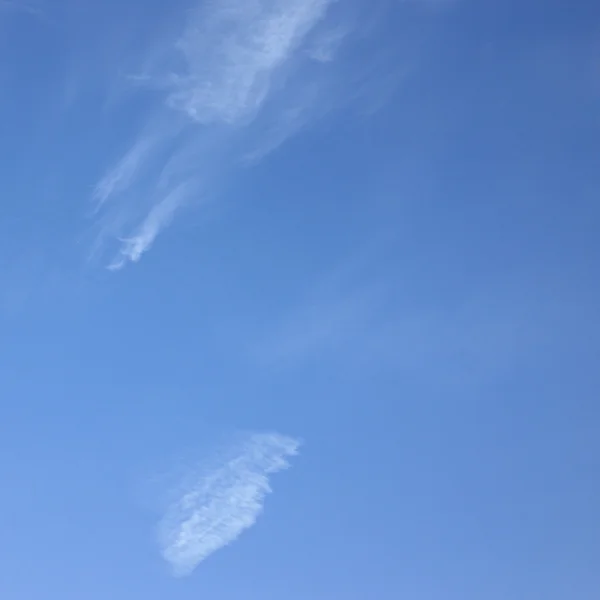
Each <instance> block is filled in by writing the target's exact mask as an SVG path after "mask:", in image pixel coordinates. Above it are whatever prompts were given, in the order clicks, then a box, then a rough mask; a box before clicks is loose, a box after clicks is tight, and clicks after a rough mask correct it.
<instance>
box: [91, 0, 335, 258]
mask: <svg viewBox="0 0 600 600" xmlns="http://www.w3.org/2000/svg"><path fill="white" fill-rule="evenodd" d="M332 1H333V0H244V1H243V2H242V1H241V0H217V1H216V2H211V3H202V4H200V5H199V6H198V7H197V8H194V9H193V10H192V11H190V13H189V14H188V17H187V20H186V23H185V25H184V27H183V31H182V32H181V34H180V35H179V36H178V37H177V38H176V39H174V40H172V41H171V43H170V44H166V45H164V47H162V48H160V49H152V50H151V51H149V52H148V55H149V56H150V58H149V59H148V60H147V61H146V64H145V66H144V68H143V69H142V71H141V72H140V73H138V74H137V75H136V76H134V77H131V78H130V80H129V83H130V84H131V85H132V86H135V89H136V90H137V91H136V94H137V95H138V97H139V100H140V101H147V100H148V98H152V99H153V100H152V101H153V102H155V106H154V109H153V110H151V111H150V113H151V116H150V117H149V118H148V121H147V123H146V124H145V126H144V127H142V131H141V132H140V134H139V137H138V139H136V140H135V141H134V142H133V143H132V145H131V146H130V147H129V148H128V149H126V150H125V152H124V153H123V155H122V157H121V158H120V159H119V160H117V161H116V162H115V164H114V166H113V167H112V168H110V169H109V170H108V171H107V172H106V173H105V174H104V176H102V177H101V179H100V180H99V181H98V183H97V184H96V185H95V188H94V191H93V194H92V200H93V202H94V204H95V207H96V216H97V222H96V223H97V227H98V229H99V233H98V239H99V240H101V241H100V242H99V245H104V244H105V243H106V241H107V240H110V239H112V240H114V241H116V242H117V243H118V244H119V247H118V248H117V250H116V255H115V254H113V258H112V259H111V260H110V263H109V268H111V269H115V270H116V269H120V268H121V267H123V266H125V264H127V263H128V262H135V261H137V260H139V258H140V257H141V256H142V254H143V253H144V252H145V251H147V250H148V248H149V247H150V246H151V244H152V243H153V241H154V240H155V238H156V236H157V235H158V233H159V232H160V231H161V230H162V229H163V228H164V227H165V226H166V225H167V224H168V223H169V222H170V220H171V218H172V216H173V214H174V213H175V212H176V210H177V209H178V208H179V207H180V206H182V205H183V204H185V203H186V202H194V201H196V199H197V198H198V197H199V196H200V192H201V190H203V189H206V188H207V187H210V186H211V185H216V184H218V175H216V174H217V173H222V171H223V169H225V170H228V169H231V168H234V167H235V166H236V165H241V164H242V163H243V162H244V158H243V156H238V155H237V154H236V153H237V152H239V151H240V150H239V149H240V146H244V145H246V147H247V149H246V151H245V152H244V151H242V155H243V154H244V153H245V154H246V162H248V159H250V161H251V162H252V161H253V160H257V159H258V158H261V157H263V156H264V155H266V154H267V153H268V152H269V151H271V150H273V149H274V148H276V147H277V146H279V145H280V144H281V143H283V141H284V140H285V138H286V137H288V136H290V135H293V134H295V133H296V132H297V131H298V130H299V128H300V127H301V126H302V125H303V124H305V123H306V121H307V115H308V114H309V111H308V110H307V108H308V107H307V106H306V103H307V102H308V103H311V102H313V101H315V98H314V94H313V95H312V96H311V97H310V98H309V97H308V96H306V94H304V95H303V99H302V102H303V103H304V105H303V106H302V107H300V106H298V105H294V106H290V102H289V101H284V102H283V103H282V105H281V106H280V107H277V106H275V104H276V102H274V101H275V100H276V99H277V98H278V97H282V98H284V97H285V89H286V87H287V88H289V86H290V82H291V80H293V78H294V73H296V72H297V71H298V65H299V62H301V61H302V60H304V61H306V60H307V59H308V58H309V57H308V55H307V54H306V53H303V52H301V49H302V48H303V44H305V43H306V42H307V40H308V39H309V37H310V35H311V32H313V31H314V30H316V29H317V28H318V25H319V24H321V23H322V21H323V19H324V18H325V16H326V13H327V10H328V8H329V6H330V4H332ZM259 117H260V118H259ZM255 122H260V129H261V130H264V131H266V132H267V133H266V134H265V139H264V140H261V136H260V135H257V136H254V137H253V136H252V135H251V133H252V131H253V130H252V127H253V124H254V123H255ZM148 132H151V133H148ZM249 137H253V141H252V142H248V141H247V140H248V138H249ZM248 144H249V147H248Z"/></svg>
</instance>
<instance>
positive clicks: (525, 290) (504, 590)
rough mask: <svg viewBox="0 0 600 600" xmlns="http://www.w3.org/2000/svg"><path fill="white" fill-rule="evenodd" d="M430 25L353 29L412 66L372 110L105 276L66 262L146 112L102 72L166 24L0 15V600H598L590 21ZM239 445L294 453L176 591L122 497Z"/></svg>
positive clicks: (319, 136) (305, 135) (310, 132)
mask: <svg viewBox="0 0 600 600" xmlns="http://www.w3.org/2000/svg"><path fill="white" fill-rule="evenodd" d="M438 4H439V5H437V6H436V5H435V3H432V2H430V3H425V2H423V3H418V2H406V3H402V2H396V3H393V2H389V3H387V5H386V6H385V11H382V16H381V17H379V18H378V19H375V20H374V22H375V24H376V31H375V32H374V33H373V32H372V33H371V35H372V36H374V38H372V39H371V42H370V43H371V44H374V43H375V44H385V46H386V47H387V48H389V51H390V54H389V57H390V58H389V61H388V62H385V63H384V64H383V67H381V66H380V68H382V69H383V72H382V73H381V75H380V76H381V78H382V80H384V79H385V76H386V75H388V76H389V75H393V70H394V69H395V68H398V69H400V66H399V64H400V58H402V60H405V61H406V64H403V66H402V68H403V69H404V68H405V66H407V67H408V68H407V74H406V76H405V77H403V78H402V81H401V82H400V83H399V84H398V85H395V86H394V88H393V92H390V94H388V95H386V96H385V101H384V102H382V103H381V106H379V108H378V110H362V112H361V110H353V109H351V108H341V109H340V110H338V111H337V112H333V113H332V114H329V115H327V116H326V117H324V118H323V119H321V120H319V121H318V122H316V123H314V124H313V125H312V126H310V127H308V126H307V127H306V128H305V130H304V131H302V132H301V133H299V134H298V135H297V136H295V137H294V138H292V139H291V140H289V141H288V142H287V143H286V144H284V145H282V146H281V147H280V148H279V149H278V150H277V151H276V152H274V153H272V154H271V155H269V156H268V157H266V158H265V159H264V160H262V161H261V162H260V163H259V164H258V165H256V166H254V167H251V168H248V169H238V170H236V171H235V173H236V175H235V178H234V179H233V180H231V181H228V182H227V185H226V186H225V185H223V188H224V189H223V190H222V191H221V193H220V195H219V197H218V198H215V200H214V202H212V203H210V204H209V205H207V206H206V207H204V208H198V207H197V208H195V209H190V210H189V211H188V212H185V213H182V215H180V216H179V219H176V220H175V222H174V224H173V225H172V227H170V228H169V229H168V230H166V231H165V232H164V233H163V234H162V235H161V236H160V237H159V239H158V241H157V242H156V244H155V246H154V247H153V248H152V250H151V251H150V252H149V253H148V254H147V255H145V256H144V257H143V259H142V260H141V262H140V263H139V264H136V265H133V266H130V267H127V268H125V269H124V270H123V271H120V272H118V273H111V272H108V271H106V270H104V269H103V268H102V266H101V265H100V266H98V265H96V264H90V263H88V262H86V256H87V252H88V247H87V246H86V244H87V241H86V240H87V238H86V232H87V231H88V229H89V226H90V225H89V219H88V216H89V213H90V210H89V205H88V204H87V202H88V199H89V196H90V193H91V189H92V188H93V185H94V184H95V182H96V181H97V179H98V178H99V177H100V176H101V175H102V173H103V171H104V170H105V169H106V168H107V167H108V166H109V165H110V164H111V163H112V162H113V161H114V160H115V157H116V156H117V155H118V153H119V152H120V151H121V149H122V144H124V143H125V142H124V140H130V138H131V135H133V132H134V131H135V128H136V122H135V119H136V114H138V112H137V111H138V110H141V108H140V107H139V106H135V105H126V106H125V108H115V106H114V104H113V103H111V102H112V101H111V98H112V99H114V96H115V94H116V96H118V92H115V90H114V89H113V87H111V86H112V81H113V73H115V72H117V71H118V70H119V68H120V67H122V66H123V65H124V63H127V61H128V60H129V58H128V57H129V56H131V57H132V58H131V64H134V63H135V61H136V60H137V58H138V56H137V54H136V53H137V52H138V51H139V50H138V46H137V44H141V42H140V40H146V41H147V40H148V39H152V38H153V36H155V35H158V33H157V32H159V31H161V24H162V22H163V19H164V17H165V15H167V14H170V13H172V12H173V11H177V10H181V9H182V6H181V5H179V4H173V5H171V4H169V6H167V4H166V3H164V4H163V3H158V2H154V3H153V4H152V5H151V4H149V3H146V2H142V1H141V0H129V1H128V2H124V3H116V2H113V3H100V2H97V3H91V2H75V1H74V0H73V1H63V2H58V3H57V4H56V5H54V3H48V5H42V4H39V5H36V7H38V6H39V9H40V10H39V12H38V11H37V10H33V11H27V10H17V9H15V7H14V6H12V7H11V6H8V5H6V6H5V5H0V108H1V109H2V125H1V127H0V198H1V201H2V203H1V206H0V249H1V252H0V398H1V399H2V404H1V407H2V408H1V410H0V482H1V483H0V486H1V494H0V531H1V532H2V536H1V539H0V596H2V597H3V598H10V599H11V600H20V599H30V598H57V599H59V598H60V599H61V600H69V599H71V598H72V599H79V598H82V597H85V598H88V599H91V600H94V599H96V598H98V599H101V598H102V599H103V598H114V599H115V600H118V599H120V598H127V599H130V598H144V599H146V600H148V599H153V598H157V599H158V598H198V597H210V598H214V599H218V598H223V599H230V598H231V599H233V598H239V597H245V598H285V599H289V600H293V599H305V598H311V599H321V598H323V599H325V598H327V599H329V598H356V599H358V598H361V599H362V598H382V599H387V598H389V599H396V598H410V599H411V600H419V599H428V600H429V599H432V600H433V599H438V598H439V599H444V600H447V599H450V598H452V599H453V598H456V599H461V600H466V599H485V600H494V599H498V600H500V599H502V600H504V599H506V598H515V599H516V598H523V599H534V598H544V599H545V600H554V599H567V598H577V599H578V600H587V599H589V600H592V599H593V598H597V597H598V593H599V590H600V565H599V564H598V563H599V561H598V557H600V543H599V539H600V515H599V510H598V506H599V504H598V499H599V492H600V483H599V479H598V473H599V472H600V464H599V461H600V427H599V425H600V420H599V419H600V409H599V405H598V390H599V387H600V386H599V383H600V370H599V369H598V357H599V356H600V354H599V352H600V343H599V342H600V338H599V334H600V320H599V317H600V314H599V309H598V307H599V306H600V285H599V278H598V273H599V269H598V262H599V259H600V244H599V242H598V231H600V209H599V208H598V206H599V198H600V195H599V192H600V168H599V163H598V157H599V156H600V38H599V36H598V32H599V31H600V30H599V24H600V5H598V4H597V3H596V2H592V1H591V0H589V1H583V0H582V1H580V2H574V3H572V2H559V1H557V0H552V1H549V0H543V1H542V0H529V1H522V0H521V1H518V2H517V1H516V0H515V1H506V0H502V1H500V0H487V1H484V0H479V1H476V0H457V1H456V2H453V3H446V4H445V5H443V6H442V5H441V4H443V3H438ZM131 31H135V35H133V34H132V33H130V32H131ZM349 56H350V57H351V59H352V60H355V61H356V68H357V69H358V68H361V65H362V66H363V67H364V64H363V61H364V60H366V59H364V58H363V57H362V56H363V55H362V54H360V50H359V49H357V50H356V53H355V54H352V52H350V54H349ZM347 60H350V59H347ZM395 61H397V62H395ZM346 66H349V68H352V67H353V64H352V63H347V64H346ZM385 69H388V70H389V72H385ZM378 77H379V75H378ZM371 81H373V79H371ZM382 86H383V87H385V82H383V83H382ZM114 102H115V103H117V104H118V101H114ZM125 104H126V103H125ZM240 429H241V430H250V431H264V430H266V431H270V430H275V431H279V432H282V433H284V434H289V435H293V436H299V437H301V438H302V439H303V440H305V445H304V446H303V448H302V451H301V454H300V456H298V457H296V458H294V459H292V468H291V469H290V470H289V471H287V472H285V473H283V474H280V475H277V476H274V478H273V481H272V485H273V489H274V493H273V495H271V496H269V497H268V498H267V501H266V508H265V512H264V514H263V515H262V516H261V517H260V519H259V520H258V522H257V524H256V525H255V527H254V528H252V529H251V530H249V531H248V532H246V533H244V534H243V535H242V537H241V538H240V539H239V541H237V542H236V543H235V544H233V545H231V546H229V547H227V548H225V549H223V550H221V551H219V552H218V553H216V554H215V555H214V556H211V557H210V558H209V559H208V560H207V561H206V562H205V563H203V564H201V565H200V567H199V569H198V570H197V572H196V573H195V574H194V575H193V576H192V577H191V578H189V579H184V580H174V579H172V578H170V577H169V575H168V573H167V569H166V567H165V566H164V565H163V564H162V562H161V559H160V556H159V553H158V551H157V548H156V545H155V540H154V527H155V523H156V519H157V518H158V516H159V515H158V516H157V515H156V514H154V513H153V512H152V510H151V507H149V506H146V505H145V504H146V500H147V499H145V498H142V496H143V493H141V492H140V491H139V490H140V485H139V482H140V481H142V480H143V478H144V476H145V474H147V473H148V472H151V471H152V469H153V468H155V467H157V465H162V464H165V463H167V464H168V462H169V460H170V458H169V457H172V456H175V455H177V453H178V452H182V451H185V450H186V449H189V448H195V447H197V446H198V445H202V444H203V440H204V439H205V438H206V436H210V435H212V434H213V433H214V432H227V431H233V430H240ZM142 487H143V486H142ZM149 503H150V504H151V503H152V502H151V500H149Z"/></svg>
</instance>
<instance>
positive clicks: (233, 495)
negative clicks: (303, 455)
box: [158, 434, 300, 576]
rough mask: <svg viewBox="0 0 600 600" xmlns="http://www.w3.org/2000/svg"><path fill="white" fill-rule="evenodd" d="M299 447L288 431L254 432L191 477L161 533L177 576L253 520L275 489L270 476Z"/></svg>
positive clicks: (163, 547)
mask: <svg viewBox="0 0 600 600" xmlns="http://www.w3.org/2000/svg"><path fill="white" fill-rule="evenodd" d="M299 446H300V442H299V441H298V440H296V439H293V438H290V437H286V436H283V435H279V434H252V435H249V436H246V437H245V439H243V440H242V441H241V442H240V443H238V444H236V445H235V446H234V447H232V448H229V449H228V450H227V451H225V452H224V453H222V454H221V455H219V456H218V457H217V459H216V460H215V461H212V463H211V465H210V466H209V467H205V468H204V469H200V470H199V472H198V473H197V474H196V475H194V476H193V477H186V483H185V484H184V485H183V487H182V488H181V489H180V490H179V491H178V497H177V498H176V499H175V500H174V501H173V502H172V503H171V504H170V506H169V507H168V508H167V511H166V514H165V515H164V517H163V519H162V520H161V522H160V524H159V532H158V533H159V536H158V537H159V543H160V547H161V553H162V556H163V558H164V559H165V560H166V561H167V562H168V563H169V564H170V566H171V568H172V571H173V574H174V575H175V576H185V575H189V574H191V573H192V572H193V571H194V569H195V568H196V567H197V566H198V565H199V564H200V563H201V562H202V561H203V560H205V559H206V558H208V557H209V556H210V555H211V554H212V553H213V552H216V551H217V550H219V549H221V548H223V547H224V546H227V545H228V544H230V543H231V542H233V541H235V540H236V539H237V538H238V537H239V536H240V534H241V533H242V532H243V531H245V530H246V529H248V528H249V527H252V525H254V523H255V522H256V519H257V518H258V516H259V515H260V513H261V512H262V510H263V505H264V501H265V497H266V496H267V494H269V493H270V492H271V487H270V483H269V476H270V475H272V474H273V473H276V472H278V471H281V470H283V469H286V468H287V467H288V466H289V462H288V459H289V457H291V456H294V455H296V454H297V452H298V448H299Z"/></svg>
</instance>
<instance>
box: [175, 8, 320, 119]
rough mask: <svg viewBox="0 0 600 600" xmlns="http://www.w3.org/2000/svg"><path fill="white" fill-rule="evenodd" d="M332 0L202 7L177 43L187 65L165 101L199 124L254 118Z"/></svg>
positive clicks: (178, 75)
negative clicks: (276, 76)
mask: <svg viewBox="0 0 600 600" xmlns="http://www.w3.org/2000/svg"><path fill="white" fill-rule="evenodd" d="M329 3H330V0H244V1H243V2H241V1H240V0H221V2H218V3H216V8H215V5H214V4H213V5H212V6H211V7H210V8H208V9H207V8H205V7H204V6H202V7H201V8H200V9H198V10H197V11H196V12H195V14H194V16H193V17H192V19H191V20H190V22H189V23H188V26H187V27H186V30H185V32H184V34H183V36H182V38H181V39H180V40H179V42H178V44H177V48H178V50H179V51H180V53H181V55H182V56H183V57H184V59H185V68H184V70H183V71H182V72H181V73H175V74H174V76H172V77H171V79H170V87H171V88H172V89H171V91H170V92H169V95H168V99H167V103H168V105H169V106H171V107H172V108H174V109H176V110H181V111H183V112H184V113H185V114H187V115H188V116H189V117H191V118H192V119H194V120H195V121H199V122H201V123H213V122H224V123H230V124H233V123H237V122H239V121H240V120H242V119H247V118H251V117H252V116H253V115H254V114H255V113H256V111H257V110H258V109H259V108H260V106H261V105H262V103H263V102H264V101H265V99H266V98H267V96H268V93H269V88H270V84H271V78H272V77H273V75H274V73H275V72H276V71H277V69H279V68H280V67H282V66H283V65H285V63H286V62H287V61H288V60H289V59H290V57H291V55H292V54H293V52H294V50H296V48H297V47H298V45H299V44H300V43H301V41H302V40H303V38H304V37H305V36H306V34H307V33H308V32H309V31H310V30H311V29H312V28H313V27H314V25H315V24H316V23H317V22H318V21H319V20H320V19H321V18H322V17H323V16H324V14H325V11H326V9H327V6H328V5H329Z"/></svg>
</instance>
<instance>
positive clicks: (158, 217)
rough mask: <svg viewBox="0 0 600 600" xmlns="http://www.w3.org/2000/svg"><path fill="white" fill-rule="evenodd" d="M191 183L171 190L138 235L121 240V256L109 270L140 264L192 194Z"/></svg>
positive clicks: (156, 206) (158, 204)
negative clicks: (161, 232) (143, 256)
mask: <svg viewBox="0 0 600 600" xmlns="http://www.w3.org/2000/svg"><path fill="white" fill-rule="evenodd" d="M190 188H191V183H190V182H188V181H186V182H183V183H181V184H180V185H179V186H178V187H176V188H175V189H173V190H171V191H170V192H169V193H168V194H167V195H166V196H165V197H164V198H163V199H162V200H161V201H160V202H158V203H157V204H156V205H155V206H154V207H153V208H152V210H151V211H150V213H149V214H148V216H147V217H146V218H145V219H144V221H143V222H142V224H141V225H140V226H139V228H138V229H137V231H136V233H135V234H134V235H133V236H132V237H129V238H126V239H123V240H121V244H122V245H121V249H120V251H119V256H118V257H117V258H116V259H115V260H114V261H113V262H112V263H111V264H110V265H109V267H108V268H109V270H111V271H118V270H119V269H121V268H122V267H123V266H125V263H126V262H127V261H130V262H138V261H139V260H140V258H141V257H142V254H144V252H146V251H147V250H148V249H149V248H150V247H151V246H152V244H153V243H154V240H155V239H156V236H157V235H158V234H159V233H160V231H161V229H163V228H164V227H166V226H167V225H168V224H169V223H170V222H171V219H172V218H173V215H174V214H175V212H176V211H177V209H178V208H180V207H181V206H182V205H183V204H184V202H185V200H186V198H187V197H188V195H189V193H190Z"/></svg>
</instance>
